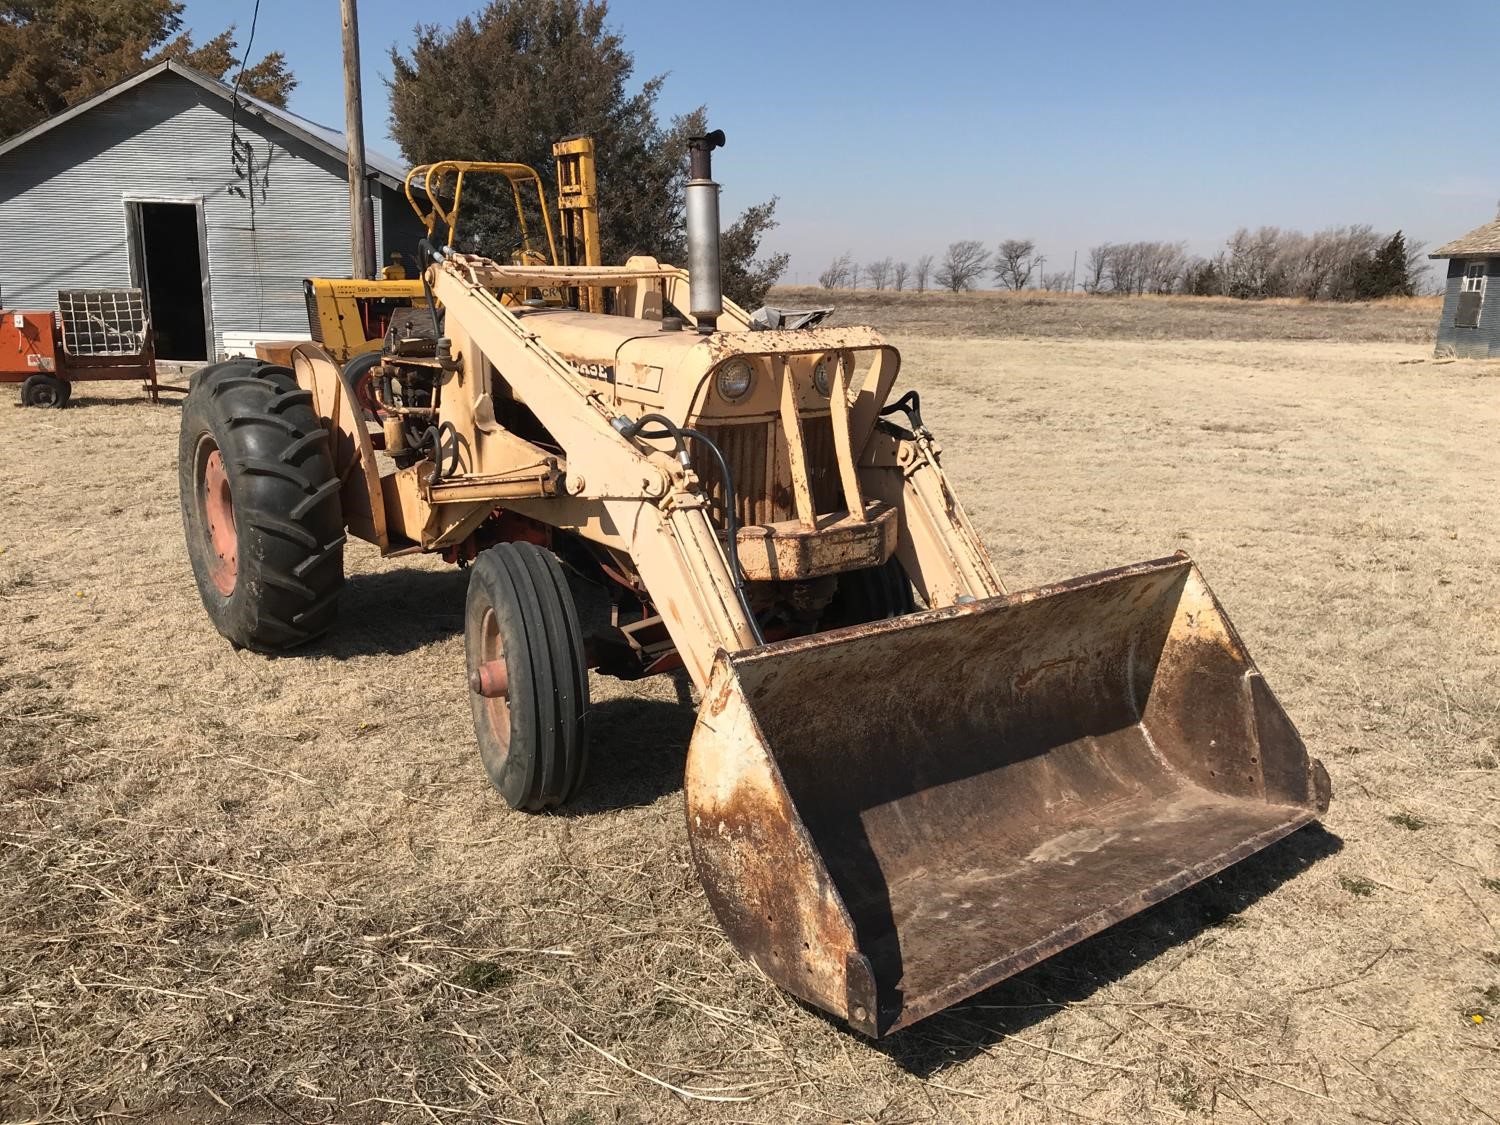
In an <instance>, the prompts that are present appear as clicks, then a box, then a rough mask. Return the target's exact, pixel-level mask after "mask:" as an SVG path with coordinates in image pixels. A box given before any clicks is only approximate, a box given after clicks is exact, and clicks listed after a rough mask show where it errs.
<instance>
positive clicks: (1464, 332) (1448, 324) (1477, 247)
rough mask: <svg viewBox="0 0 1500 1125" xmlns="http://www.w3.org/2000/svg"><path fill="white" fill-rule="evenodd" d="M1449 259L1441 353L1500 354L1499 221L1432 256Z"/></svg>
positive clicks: (1439, 340) (1440, 326) (1440, 324)
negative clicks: (1492, 286) (1497, 288)
mask: <svg viewBox="0 0 1500 1125" xmlns="http://www.w3.org/2000/svg"><path fill="white" fill-rule="evenodd" d="M1432 257H1434V258H1446V259H1447V260H1448V284H1447V287H1446V288H1445V289H1444V291H1443V292H1444V296H1443V316H1442V319H1441V320H1440V321H1439V322H1438V335H1437V353H1438V355H1458V356H1469V357H1474V358H1481V359H1483V358H1486V357H1490V356H1500V290H1497V292H1495V293H1493V294H1491V293H1490V292H1489V290H1490V287H1491V283H1492V282H1493V283H1497V285H1500V218H1497V219H1495V221H1494V222H1490V223H1485V224H1484V226H1482V227H1475V228H1474V229H1473V230H1471V231H1470V232H1469V233H1468V234H1466V235H1464V236H1463V237H1462V238H1457V239H1454V240H1453V241H1452V242H1450V243H1448V244H1447V245H1446V246H1439V247H1438V248H1437V249H1436V250H1434V251H1433V252H1432Z"/></svg>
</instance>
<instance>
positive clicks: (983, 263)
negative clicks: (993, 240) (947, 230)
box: [934, 238, 990, 293]
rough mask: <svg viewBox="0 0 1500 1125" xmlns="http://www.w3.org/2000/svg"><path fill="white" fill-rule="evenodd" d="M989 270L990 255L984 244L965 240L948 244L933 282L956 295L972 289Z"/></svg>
mask: <svg viewBox="0 0 1500 1125" xmlns="http://www.w3.org/2000/svg"><path fill="white" fill-rule="evenodd" d="M989 268H990V255H989V252H988V251H987V250H985V248H984V243H982V242H980V241H979V240H978V239H974V238H966V239H963V240H962V241H959V242H950V243H949V244H948V252H947V253H946V254H944V255H943V261H942V264H941V265H939V266H938V268H937V274H936V276H935V277H934V280H935V281H936V282H937V283H938V284H939V285H941V286H942V287H943V288H944V289H947V290H948V291H949V292H951V293H958V292H962V291H964V290H968V289H973V288H974V282H976V281H977V280H979V278H981V277H983V276H984V272H985V271H986V270H987V269H989Z"/></svg>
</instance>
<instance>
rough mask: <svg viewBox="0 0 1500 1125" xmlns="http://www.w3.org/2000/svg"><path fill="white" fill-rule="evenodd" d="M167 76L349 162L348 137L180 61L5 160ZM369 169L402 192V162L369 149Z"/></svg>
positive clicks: (87, 104) (118, 89) (132, 81)
mask: <svg viewBox="0 0 1500 1125" xmlns="http://www.w3.org/2000/svg"><path fill="white" fill-rule="evenodd" d="M167 73H171V74H176V75H179V76H181V77H183V78H186V79H187V80H188V81H189V82H192V83H194V84H196V85H198V86H199V87H201V88H202V89H204V90H206V91H208V92H209V93H210V94H214V95H215V96H217V97H220V98H222V99H224V101H226V102H228V103H229V104H230V105H233V104H234V102H235V101H236V99H238V101H239V103H240V112H241V113H245V114H248V115H249V116H251V117H256V118H259V119H260V120H262V121H264V122H266V123H267V124H268V125H271V126H273V127H274V128H277V129H279V130H281V131H282V132H284V133H290V134H291V135H292V136H294V137H296V138H298V139H299V140H302V141H305V142H306V143H308V144H310V145H312V146H313V148H315V149H318V150H319V151H321V152H324V153H327V154H328V155H329V156H333V157H337V158H338V160H339V161H341V162H343V161H347V160H348V159H349V150H348V146H347V144H346V142H345V139H344V134H343V133H341V132H339V131H338V130H337V129H330V128H328V126H326V125H319V124H318V123H317V122H315V121H309V120H307V118H305V117H298V116H297V115H296V114H295V113H288V112H287V111H286V110H284V109H282V108H281V107H280V106H274V105H272V104H271V103H270V102H264V101H261V99H259V98H256V97H251V96H250V95H249V94H247V93H245V92H244V91H243V90H242V91H240V92H239V93H238V94H236V93H235V92H234V87H232V86H230V85H229V84H228V83H226V82H220V81H219V80H218V79H217V78H210V77H209V76H208V75H206V74H204V73H203V72H202V71H198V70H194V69H193V68H192V67H190V66H184V65H183V64H182V63H180V62H178V61H177V60H176V59H165V60H163V61H162V62H159V63H157V64H156V65H155V66H152V67H148V68H147V69H146V70H143V71H141V72H140V73H139V74H137V75H135V76H134V77H131V78H127V79H125V81H123V82H120V83H117V84H116V85H114V86H111V87H110V88H109V89H108V90H105V91H103V92H102V93H98V94H95V95H94V96H93V97H92V98H89V99H88V100H87V101H82V102H79V103H78V104H77V105H75V106H70V107H69V108H67V109H65V110H63V111H62V112H61V113H59V114H57V115H55V116H53V117H49V118H47V120H45V121H43V122H41V124H39V125H33V126H32V127H31V128H30V129H27V130H26V131H25V132H24V133H18V134H16V135H15V136H14V137H11V138H10V139H9V140H7V141H6V142H5V143H4V144H0V156H5V155H6V154H8V153H10V152H13V151H14V150H16V149H18V148H20V147H21V146H22V145H24V144H29V143H30V142H31V141H34V140H36V138H38V137H40V136H42V135H43V134H44V133H48V132H50V131H51V130H53V129H55V128H57V126H59V125H61V124H62V123H63V122H65V121H71V120H72V119H73V118H75V117H78V116H80V115H82V114H85V113H87V112H88V111H89V110H91V109H93V108H94V107H95V106H97V105H100V104H102V103H104V102H107V101H109V100H110V99H111V98H115V97H118V96H119V95H120V94H123V93H125V91H127V90H133V89H135V87H137V86H139V85H141V84H142V83H145V82H150V81H151V80H153V79H155V78H157V77H159V76H160V75H163V74H167ZM365 167H366V168H367V169H368V172H369V174H370V175H372V176H374V177H375V178H376V179H378V180H379V181H380V182H381V183H383V184H385V185H386V186H387V187H389V188H391V189H393V190H395V191H400V190H401V188H402V184H403V183H404V182H405V179H406V169H405V168H404V167H403V166H402V165H401V162H400V161H398V160H395V159H393V158H392V157H389V156H385V155H383V154H382V153H378V152H372V151H371V150H370V149H368V148H367V149H366V150H365Z"/></svg>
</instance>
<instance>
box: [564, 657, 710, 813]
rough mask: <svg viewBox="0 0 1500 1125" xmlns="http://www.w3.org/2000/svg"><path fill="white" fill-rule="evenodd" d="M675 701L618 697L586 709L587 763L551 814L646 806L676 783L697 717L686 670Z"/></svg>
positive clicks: (680, 677)
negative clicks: (578, 783)
mask: <svg viewBox="0 0 1500 1125" xmlns="http://www.w3.org/2000/svg"><path fill="white" fill-rule="evenodd" d="M676 676H677V689H678V702H676V703H672V702H668V701H666V700H662V699H645V698H641V697H639V696H623V697H619V698H615V699H606V700H602V701H600V702H597V703H594V704H593V705H592V706H591V707H590V708H589V764H588V772H587V774H585V776H584V779H583V787H582V788H581V789H580V790H579V791H578V795H577V796H575V797H574V798H573V799H572V800H571V801H569V802H568V803H567V805H565V806H564V807H563V808H561V809H558V810H557V811H556V813H555V814H554V815H557V816H591V815H593V814H595V813H601V812H611V811H613V810H615V809H629V808H636V807H638V806H641V805H649V804H652V803H654V802H655V801H656V800H657V799H659V798H661V797H664V796H665V795H666V794H668V793H675V792H677V790H679V789H681V788H682V772H683V767H684V765H685V764H686V762H687V745H688V740H689V739H690V738H691V737H692V734H693V723H694V721H695V719H696V718H697V711H696V710H695V709H694V707H693V705H692V702H691V699H690V698H689V695H688V688H687V673H685V672H679V673H676Z"/></svg>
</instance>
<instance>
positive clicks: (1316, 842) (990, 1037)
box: [872, 824, 1344, 1078]
mask: <svg viewBox="0 0 1500 1125" xmlns="http://www.w3.org/2000/svg"><path fill="white" fill-rule="evenodd" d="M1343 846H1344V844H1343V841H1342V840H1341V839H1339V837H1337V836H1335V835H1333V833H1331V832H1329V831H1328V830H1327V829H1325V828H1323V827H1322V825H1318V824H1312V825H1308V826H1307V827H1306V828H1303V829H1301V830H1300V831H1297V832H1294V833H1293V834H1292V835H1290V836H1288V837H1286V838H1285V839H1283V840H1280V841H1278V842H1276V843H1275V844H1272V845H1271V846H1270V847H1269V848H1266V849H1265V850H1264V851H1262V852H1259V853H1257V854H1256V855H1253V856H1251V857H1250V858H1248V859H1245V860H1243V861H1241V862H1240V863H1238V864H1236V865H1234V866H1233V867H1231V868H1229V869H1228V870H1227V871H1223V872H1221V873H1219V874H1218V875H1215V876H1213V877H1212V878H1210V879H1206V880H1204V881H1203V882H1202V883H1199V884H1198V885H1197V886H1195V887H1192V888H1189V889H1188V890H1186V891H1183V892H1182V893H1181V894H1178V895H1174V896H1173V897H1172V898H1169V899H1167V900H1166V901H1165V902H1162V903H1159V904H1158V905H1156V906H1154V907H1152V908H1151V909H1149V910H1146V911H1145V912H1143V913H1141V914H1137V915H1136V916H1135V917H1133V918H1127V919H1126V920H1125V921H1123V922H1120V923H1119V924H1118V925H1115V926H1112V927H1110V928H1109V929H1108V930H1105V931H1104V932H1103V933H1102V934H1097V935H1095V936H1094V937H1092V938H1089V939H1087V940H1086V941H1082V942H1080V943H1079V944H1077V945H1075V946H1073V947H1071V948H1070V949H1066V950H1064V951H1063V952H1061V953H1059V954H1057V955H1056V956H1054V957H1051V958H1049V959H1048V960H1046V961H1044V962H1042V963H1041V964H1040V965H1036V966H1034V967H1033V968H1030V969H1027V970H1026V971H1025V972H1022V973H1018V974H1016V975H1015V976H1013V977H1011V978H1010V979H1009V980H1005V981H1001V982H1000V983H999V984H997V985H996V986H995V987H993V988H991V989H988V990H987V991H985V992H982V993H980V994H979V995H978V996H975V997H973V998H972V999H969V1000H965V1001H964V1002H962V1003H960V1004H956V1005H954V1006H953V1007H952V1008H949V1009H948V1010H947V1011H944V1012H940V1013H939V1014H937V1015H935V1016H933V1017H931V1018H930V1019H926V1020H923V1021H922V1022H921V1023H919V1024H916V1025H914V1026H912V1027H910V1028H907V1029H905V1030H904V1031H899V1032H897V1033H896V1034H894V1035H892V1036H891V1037H890V1038H888V1039H883V1040H880V1041H878V1042H875V1043H873V1044H872V1045H873V1046H874V1048H875V1049H876V1050H878V1051H880V1052H881V1053H883V1054H885V1055H887V1056H889V1057H890V1058H891V1059H892V1060H893V1061H895V1062H896V1063H897V1064H898V1065H899V1066H900V1067H901V1068H902V1069H904V1070H906V1071H907V1072H908V1073H911V1074H915V1075H918V1076H920V1077H924V1078H925V1077H927V1076H929V1075H931V1074H933V1073H935V1072H936V1071H938V1070H940V1069H942V1068H943V1067H945V1066H949V1065H951V1064H952V1063H955V1062H962V1061H964V1060H966V1059H970V1058H973V1057H974V1056H975V1055H978V1054H981V1053H982V1052H984V1051H985V1050H986V1049H988V1048H989V1047H991V1046H993V1045H994V1044H996V1043H998V1042H999V1041H1000V1040H1002V1039H1003V1038H1004V1037H1005V1036H1007V1035H1015V1034H1018V1033H1020V1032H1024V1031H1025V1030H1026V1029H1027V1028H1028V1027H1031V1026H1032V1025H1033V1024H1035V1023H1038V1022H1039V1021H1041V1020H1042V1019H1044V1018H1046V1017H1047V1016H1049V1015H1051V1014H1052V1013H1053V1012H1055V1011H1057V1010H1058V1009H1060V1008H1065V1007H1067V1006H1069V1005H1071V1004H1077V1003H1080V1002H1082V1001H1085V1000H1087V999H1088V998H1089V997H1090V996H1092V995H1093V994H1094V993H1095V992H1096V991H1098V990H1099V989H1101V988H1103V987H1105V986H1106V985H1109V984H1112V983H1114V982H1115V981H1117V980H1119V979H1120V978H1122V977H1124V976H1126V975H1128V974H1129V973H1132V972H1134V971H1135V970H1136V969H1139V968H1141V967H1142V966H1145V965H1148V964H1150V963H1151V962H1157V961H1158V959H1159V963H1158V964H1156V965H1153V966H1152V970H1153V971H1155V972H1157V973H1162V974H1164V973H1169V972H1170V971H1171V970H1172V968H1173V967H1174V966H1175V964H1176V962H1177V961H1178V960H1179V959H1180V958H1181V957H1183V956H1184V954H1183V953H1182V952H1175V953H1174V950H1177V948H1178V947H1179V946H1182V945H1183V944H1185V943H1186V942H1188V941H1191V940H1192V939H1194V938H1197V937H1199V936H1201V935H1202V934H1204V933H1205V932H1206V931H1208V930H1211V929H1214V928H1216V927H1221V926H1222V927H1226V928H1227V927H1232V926H1236V925H1239V924H1240V922H1239V918H1238V917H1237V916H1238V915H1239V914H1240V912H1241V911H1243V910H1245V909H1246V908H1247V907H1249V906H1250V905H1252V904H1253V903H1255V902H1256V901H1258V900H1259V899H1261V898H1262V897H1264V896H1265V895H1267V894H1270V893H1271V892H1272V891H1274V890H1276V889H1277V888H1278V887H1280V886H1281V885H1282V884H1283V883H1285V882H1287V881H1288V880H1289V879H1293V878H1295V877H1296V876H1298V875H1300V874H1301V873H1302V872H1304V871H1306V870H1307V869H1308V868H1309V867H1311V866H1312V865H1313V864H1315V863H1317V862H1318V861H1319V860H1322V859H1326V858H1327V857H1329V856H1331V855H1334V854H1335V853H1336V852H1338V851H1339V850H1340V849H1341V848H1342V847H1343ZM1187 955H1188V956H1191V954H1190V953H1189V954H1187Z"/></svg>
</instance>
